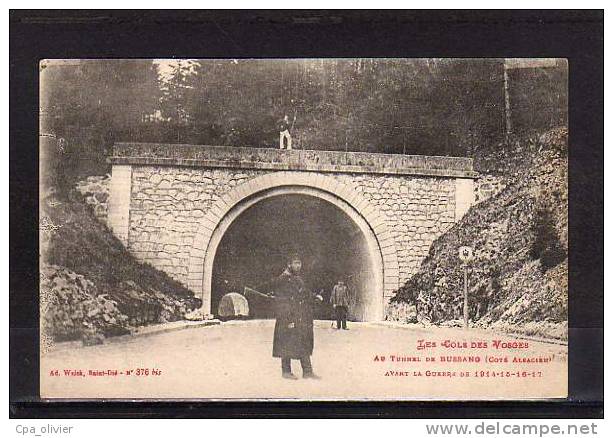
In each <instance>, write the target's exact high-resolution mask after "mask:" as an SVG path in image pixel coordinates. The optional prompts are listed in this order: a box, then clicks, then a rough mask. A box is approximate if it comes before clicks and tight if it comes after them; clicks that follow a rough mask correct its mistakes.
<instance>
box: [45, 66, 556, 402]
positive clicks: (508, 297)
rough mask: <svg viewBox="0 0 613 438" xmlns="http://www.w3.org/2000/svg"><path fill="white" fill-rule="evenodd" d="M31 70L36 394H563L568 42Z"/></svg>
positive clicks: (202, 396) (349, 397)
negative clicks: (520, 52)
mask: <svg viewBox="0 0 613 438" xmlns="http://www.w3.org/2000/svg"><path fill="white" fill-rule="evenodd" d="M40 71H41V73H40V74H41V82H40V248H41V253H40V302H41V320H40V325H41V351H40V355H41V366H40V379H41V381H40V391H41V394H40V395H41V397H42V398H45V399H113V398H118V399H202V400H222V399H224V400H225V399H229V400H270V399H273V400H433V399H434V400H496V399H507V400H524V399H548V398H565V397H567V390H568V384H567V380H568V364H567V350H568V347H567V340H568V336H567V325H568V324H567V321H568V317H567V313H568V309H567V307H568V280H567V277H568V181H567V176H568V169H567V163H568V161H567V156H568V144H567V136H568V128H567V118H568V65H567V62H566V60H565V59H550V58H547V59H523V58H522V59H452V58H436V59H397V58H395V59H375V58H365V59H357V58H356V59H348V58H343V59H286V60H280V59H257V60H256V59H206V60H204V59H202V60H201V59H182V60H177V59H173V60H167V59H138V60H136V59H123V60H103V59H98V60H79V59H66V60H44V61H42V62H41V63H40Z"/></svg>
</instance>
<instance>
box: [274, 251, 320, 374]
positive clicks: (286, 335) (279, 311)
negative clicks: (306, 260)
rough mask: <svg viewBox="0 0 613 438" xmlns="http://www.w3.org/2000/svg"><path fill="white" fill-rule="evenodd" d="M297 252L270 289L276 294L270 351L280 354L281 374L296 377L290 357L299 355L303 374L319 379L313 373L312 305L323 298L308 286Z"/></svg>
mask: <svg viewBox="0 0 613 438" xmlns="http://www.w3.org/2000/svg"><path fill="white" fill-rule="evenodd" d="M301 269H302V261H301V259H300V256H298V255H292V257H290V258H289V259H288V264H287V268H286V269H285V271H283V273H282V274H281V275H280V276H279V277H278V278H277V281H276V282H275V285H274V289H273V292H272V293H273V296H274V298H275V300H274V304H275V317H276V323H275V332H274V338H273V347H272V355H273V357H279V358H281V372H282V374H281V375H282V377H283V378H286V379H297V377H296V376H295V375H294V374H292V359H299V360H300V365H301V366H302V377H303V378H305V379H318V378H319V377H318V376H317V375H315V374H314V373H313V367H312V365H311V355H312V354H313V305H314V304H315V303H316V302H317V301H319V302H321V301H323V298H322V296H321V295H315V294H313V293H312V292H311V291H310V290H309V289H307V287H306V285H305V283H304V280H303V279H302V276H301V275H300V271H301Z"/></svg>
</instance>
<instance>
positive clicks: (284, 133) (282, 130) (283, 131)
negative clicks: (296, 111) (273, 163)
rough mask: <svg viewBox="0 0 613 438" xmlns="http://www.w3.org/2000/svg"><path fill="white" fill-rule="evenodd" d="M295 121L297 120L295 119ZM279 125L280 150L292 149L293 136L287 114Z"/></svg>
mask: <svg viewBox="0 0 613 438" xmlns="http://www.w3.org/2000/svg"><path fill="white" fill-rule="evenodd" d="M294 121H296V120H295V118H294ZM278 125H279V149H287V150H291V149H292V135H291V134H290V132H289V131H290V122H289V117H288V116H287V114H286V115H285V117H283V118H282V119H281V120H279V122H278Z"/></svg>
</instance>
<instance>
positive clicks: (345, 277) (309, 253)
mask: <svg viewBox="0 0 613 438" xmlns="http://www.w3.org/2000/svg"><path fill="white" fill-rule="evenodd" d="M285 192H288V193H280V192H279V191H278V190H277V191H275V193H274V194H272V196H269V197H266V198H264V199H262V200H260V201H258V202H257V203H255V204H253V205H251V206H250V207H249V208H247V209H246V210H245V211H243V212H242V213H241V214H240V215H239V216H238V217H236V218H235V220H234V221H233V222H232V224H230V226H229V227H228V229H227V230H226V232H225V233H224V235H223V237H222V238H221V240H220V242H219V245H218V247H217V251H216V253H215V258H214V261H213V270H212V280H211V311H212V313H213V314H216V312H217V308H218V305H219V301H220V299H221V297H222V296H223V295H225V294H226V293H230V292H239V293H240V292H242V291H243V289H244V286H249V287H251V288H254V289H256V290H259V291H261V292H270V291H271V288H272V284H273V281H274V279H276V278H277V277H278V275H279V274H280V273H281V272H283V270H284V269H285V266H286V262H287V256H288V255H289V254H292V253H294V252H297V253H298V254H300V255H301V257H302V261H303V269H302V275H303V278H304V279H305V281H306V284H307V285H308V287H309V288H310V289H311V290H313V291H316V292H320V293H321V294H322V296H323V297H324V303H321V304H319V305H317V306H315V317H316V318H322V319H323V318H330V317H332V313H333V312H332V306H331V305H330V304H329V298H330V294H331V291H332V288H333V286H334V284H336V282H337V281H339V280H342V281H344V282H345V283H346V284H347V285H348V286H349V289H350V290H351V291H352V295H353V298H354V299H353V300H352V303H351V305H350V307H349V317H350V318H351V319H354V320H358V321H362V320H367V319H370V318H372V317H374V315H373V313H374V312H375V309H374V308H376V307H379V306H380V303H379V302H377V301H378V300H377V298H376V295H377V294H373V291H380V292H381V291H382V289H383V285H382V283H381V280H382V276H381V275H376V273H375V270H377V269H379V270H380V263H377V262H376V261H375V260H374V259H375V258H376V256H377V254H376V253H375V254H374V255H373V252H372V250H371V249H369V245H368V239H367V238H366V236H365V234H364V233H363V232H362V231H361V230H360V227H359V226H358V225H357V224H356V223H355V222H354V221H353V220H352V219H351V217H350V216H349V215H348V214H347V213H345V212H344V211H343V210H342V209H341V208H339V207H338V206H336V205H335V204H333V203H332V202H330V200H325V199H322V197H321V195H319V196H315V195H314V194H313V193H305V192H309V191H308V190H306V191H305V190H296V189H295V188H294V189H291V190H285ZM371 237H372V236H371ZM377 279H379V283H377ZM378 295H381V293H379V294H378ZM247 298H248V300H249V307H250V315H251V316H253V317H256V318H266V317H272V316H273V315H272V306H271V302H270V300H267V299H262V298H258V297H257V296H255V295H251V296H248V297H247Z"/></svg>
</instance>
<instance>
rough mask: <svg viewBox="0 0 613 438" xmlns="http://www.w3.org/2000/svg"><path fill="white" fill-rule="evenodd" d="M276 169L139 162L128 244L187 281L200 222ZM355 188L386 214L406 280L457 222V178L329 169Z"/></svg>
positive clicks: (402, 278)
mask: <svg viewBox="0 0 613 438" xmlns="http://www.w3.org/2000/svg"><path fill="white" fill-rule="evenodd" d="M270 172H271V171H270V170H260V169H258V170H253V169H250V170H244V169H224V168H216V169H212V168H209V169H207V168H196V167H178V166H140V165H136V166H133V168H132V186H131V201H130V226H129V240H128V247H129V249H130V251H131V252H132V253H133V254H134V255H135V256H136V257H138V258H139V259H140V260H142V261H145V262H148V263H150V264H151V265H153V266H155V267H156V268H158V269H161V270H163V271H165V272H167V273H168V274H170V275H171V276H172V277H174V278H175V279H177V280H179V281H181V282H182V283H184V284H186V283H187V275H188V263H189V253H190V249H191V245H192V242H193V239H194V235H195V233H196V230H197V229H198V225H199V223H200V222H199V221H200V220H201V218H202V217H204V215H205V214H206V212H207V211H208V209H209V208H210V207H211V205H212V204H213V203H214V202H215V201H216V200H217V199H219V198H220V197H221V196H223V195H224V194H225V193H226V192H227V191H228V190H231V189H232V188H234V187H236V186H237V185H239V184H242V183H244V182H246V181H247V180H249V179H250V178H254V177H256V176H258V175H262V174H265V173H270ZM327 175H329V176H333V177H335V178H337V179H339V180H341V181H342V182H343V183H345V184H347V185H349V186H350V187H354V188H355V190H356V191H358V192H360V193H361V194H362V196H363V197H364V198H366V199H368V200H369V201H370V202H371V203H372V204H373V206H376V207H377V208H378V209H379V211H380V212H381V213H382V214H384V215H385V217H386V219H387V225H388V229H389V230H390V232H391V233H392V234H393V236H394V239H395V241H396V250H397V256H398V264H399V276H400V278H399V280H400V282H401V284H402V283H403V282H404V281H405V280H406V279H407V278H408V277H409V276H410V275H412V274H413V273H414V272H416V271H417V269H418V267H419V264H420V263H421V260H422V259H423V258H424V257H425V256H426V255H427V254H428V251H429V248H430V245H431V244H432V242H433V240H434V239H435V238H436V237H438V236H439V235H440V234H442V233H444V232H445V231H447V230H448V229H449V228H450V227H451V226H452V225H453V224H454V222H455V219H456V206H455V191H456V180H455V179H454V178H440V177H427V176H403V175H380V174H379V175H373V174H351V173H327Z"/></svg>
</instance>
